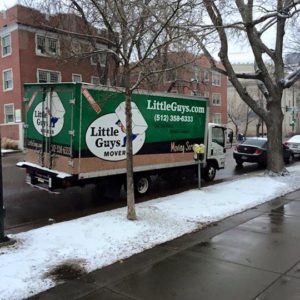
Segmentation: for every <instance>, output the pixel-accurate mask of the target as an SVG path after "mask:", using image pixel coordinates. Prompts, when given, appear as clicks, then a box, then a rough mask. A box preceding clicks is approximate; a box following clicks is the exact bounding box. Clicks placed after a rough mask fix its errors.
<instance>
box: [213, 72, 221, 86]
mask: <svg viewBox="0 0 300 300" xmlns="http://www.w3.org/2000/svg"><path fill="white" fill-rule="evenodd" d="M211 76H212V77H211V81H212V85H214V86H221V74H220V73H218V72H216V71H213V72H212V75H211Z"/></svg>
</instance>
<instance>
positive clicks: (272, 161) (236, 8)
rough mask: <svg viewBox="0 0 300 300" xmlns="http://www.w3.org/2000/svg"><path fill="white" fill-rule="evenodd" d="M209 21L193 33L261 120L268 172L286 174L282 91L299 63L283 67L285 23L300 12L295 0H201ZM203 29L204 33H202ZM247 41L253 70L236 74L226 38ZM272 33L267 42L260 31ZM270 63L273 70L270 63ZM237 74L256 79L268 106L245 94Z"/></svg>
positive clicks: (297, 71)
mask: <svg viewBox="0 0 300 300" xmlns="http://www.w3.org/2000/svg"><path fill="white" fill-rule="evenodd" d="M203 6H204V8H205V10H206V12H207V15H208V17H209V20H210V22H211V23H210V24H208V25H207V24H206V25H205V26H203V27H202V35H201V36H200V37H199V36H198V37H196V39H197V41H198V43H199V44H200V46H201V47H202V49H203V50H204V52H205V54H206V55H207V56H208V57H210V62H211V65H212V66H213V68H214V69H215V70H217V71H219V72H221V73H223V74H226V75H227V76H228V78H229V80H230V82H231V83H232V85H233V86H234V87H235V89H236V90H237V92H238V94H239V96H240V97H241V98H242V99H243V101H245V102H246V103H247V104H248V105H249V106H250V107H251V109H252V110H253V111H254V112H255V113H256V114H257V115H258V116H259V117H260V118H261V119H262V120H263V121H264V122H265V124H266V127H267V135H268V140H269V143H268V144H269V149H268V166H267V169H268V171H269V174H280V175H284V174H286V173H287V171H286V169H285V167H284V162H283V155H282V122H283V112H282V105H281V101H282V95H283V90H284V89H287V88H289V87H291V86H292V85H293V84H294V83H295V82H296V81H297V80H298V79H299V78H300V68H299V67H298V68H296V69H294V70H293V71H292V72H290V73H288V74H287V73H286V72H285V64H284V59H283V56H284V43H285V41H286V39H285V30H286V27H287V24H288V23H289V22H292V21H293V19H295V18H297V17H298V16H299V13H298V11H299V8H300V1H299V0H294V1H292V0H272V1H262V0H257V1H254V0H248V1H243V0H234V1H233V0H232V1H224V0H218V1H213V0H203ZM203 30H204V32H205V33H206V36H205V37H204V35H203ZM233 34H235V35H236V36H239V37H241V38H242V39H243V40H244V41H247V42H248V45H249V46H250V49H251V50H252V53H253V55H254V64H255V72H254V73H252V74H250V73H247V74H239V73H236V72H235V71H234V69H233V67H232V63H231V61H230V58H229V39H230V37H232V35H233ZM266 34H272V35H273V36H274V47H272V46H271V47H270V46H268V45H267V44H266V43H265V42H264V40H263V36H265V35H266ZM211 37H213V39H214V42H217V45H218V51H219V52H218V55H219V57H220V59H221V62H222V63H223V65H224V68H225V71H224V70H222V69H220V68H218V67H217V66H216V64H215V60H214V59H213V56H212V50H211V48H209V46H207V44H206V42H207V41H209V40H210V39H211ZM270 63H271V64H272V66H273V67H272V69H271V70H272V71H270V68H269V67H268V64H270ZM240 79H251V80H253V79H254V80H257V81H258V85H259V88H260V90H261V92H262V94H263V95H264V98H265V102H266V106H265V107H264V106H262V105H261V104H260V102H259V101H257V99H255V98H254V97H253V96H251V95H250V94H249V92H248V91H247V89H246V88H244V86H243V84H242V83H241V81H240Z"/></svg>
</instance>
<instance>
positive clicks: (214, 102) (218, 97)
mask: <svg viewBox="0 0 300 300" xmlns="http://www.w3.org/2000/svg"><path fill="white" fill-rule="evenodd" d="M212 105H216V106H220V105H221V94H217V93H213V94H212Z"/></svg>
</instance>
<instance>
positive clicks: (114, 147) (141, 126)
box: [86, 102, 148, 161]
mask: <svg viewBox="0 0 300 300" xmlns="http://www.w3.org/2000/svg"><path fill="white" fill-rule="evenodd" d="M131 106H132V148H133V154H136V153H137V152H138V151H139V150H140V149H141V148H142V146H143V145H144V142H145V137H146V130H147V128H148V125H147V123H146V121H145V119H144V117H143V116H142V114H141V112H140V110H139V109H138V107H137V106H136V104H135V103H134V102H132V103H131ZM126 142H127V137H126V115H125V102H122V103H120V104H119V105H118V107H117V108H116V110H115V112H114V113H109V114H105V115H103V116H101V117H99V118H97V119H96V120H95V121H94V122H93V123H92V124H91V125H90V126H89V127H88V129H87V131H86V144H87V146H88V148H89V150H90V151H91V152H92V153H93V154H94V155H95V156H97V157H99V158H102V159H105V160H110V161H119V160H123V159H126Z"/></svg>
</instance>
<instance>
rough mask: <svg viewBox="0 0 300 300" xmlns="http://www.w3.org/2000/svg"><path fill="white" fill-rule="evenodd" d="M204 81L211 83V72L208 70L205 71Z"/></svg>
mask: <svg viewBox="0 0 300 300" xmlns="http://www.w3.org/2000/svg"><path fill="white" fill-rule="evenodd" d="M203 81H204V82H209V71H208V70H204V71H203Z"/></svg>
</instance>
